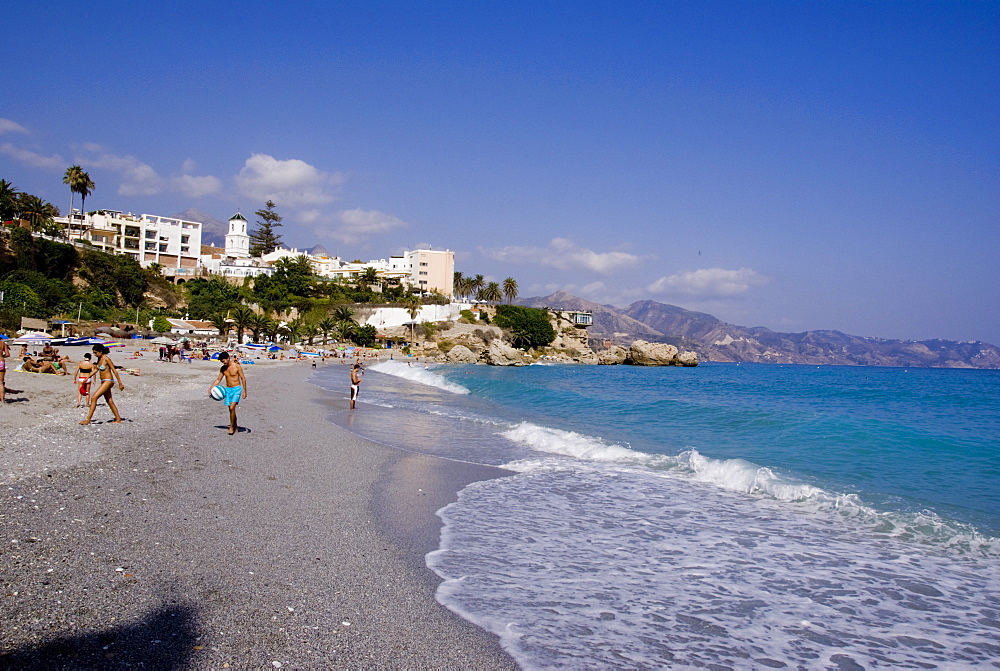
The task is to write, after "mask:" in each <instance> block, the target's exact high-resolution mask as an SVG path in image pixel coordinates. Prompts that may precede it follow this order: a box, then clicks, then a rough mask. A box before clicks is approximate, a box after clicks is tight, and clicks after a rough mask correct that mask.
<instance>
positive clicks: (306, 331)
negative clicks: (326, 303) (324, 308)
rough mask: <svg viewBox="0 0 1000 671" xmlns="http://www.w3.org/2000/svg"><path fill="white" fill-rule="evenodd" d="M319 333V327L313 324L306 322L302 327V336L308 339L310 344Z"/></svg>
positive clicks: (310, 344)
mask: <svg viewBox="0 0 1000 671" xmlns="http://www.w3.org/2000/svg"><path fill="white" fill-rule="evenodd" d="M317 335H319V329H318V328H316V326H315V325H313V324H306V325H305V326H303V327H302V337H303V338H305V339H306V341H307V342H308V344H309V346H310V347H311V346H312V344H313V338H315V337H316V336H317Z"/></svg>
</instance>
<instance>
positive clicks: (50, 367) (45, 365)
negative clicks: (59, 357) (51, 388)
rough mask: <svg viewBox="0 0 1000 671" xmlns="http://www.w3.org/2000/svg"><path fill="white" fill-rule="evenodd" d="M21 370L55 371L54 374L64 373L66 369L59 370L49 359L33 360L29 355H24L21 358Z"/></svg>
mask: <svg viewBox="0 0 1000 671" xmlns="http://www.w3.org/2000/svg"><path fill="white" fill-rule="evenodd" d="M21 370H23V371H24V372H26V373H55V374H56V375H65V374H66V371H64V370H59V369H58V368H56V366H55V365H54V364H53V363H52V362H51V361H35V360H34V359H33V358H31V357H30V356H26V357H24V359H22V363H21Z"/></svg>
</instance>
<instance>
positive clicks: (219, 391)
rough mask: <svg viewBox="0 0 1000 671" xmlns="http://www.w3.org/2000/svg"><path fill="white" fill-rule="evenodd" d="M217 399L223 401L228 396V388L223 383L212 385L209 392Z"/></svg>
mask: <svg viewBox="0 0 1000 671" xmlns="http://www.w3.org/2000/svg"><path fill="white" fill-rule="evenodd" d="M209 393H210V394H211V395H212V398H214V399H215V400H216V401H221V400H222V399H224V398H225V397H226V390H225V389H224V388H223V387H222V386H221V385H218V384H217V385H215V386H214V387H212V391H211V392H209Z"/></svg>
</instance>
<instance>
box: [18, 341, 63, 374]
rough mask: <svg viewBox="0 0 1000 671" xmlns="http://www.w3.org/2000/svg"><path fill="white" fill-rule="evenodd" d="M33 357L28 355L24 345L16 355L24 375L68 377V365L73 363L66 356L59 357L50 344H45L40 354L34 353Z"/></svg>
mask: <svg viewBox="0 0 1000 671" xmlns="http://www.w3.org/2000/svg"><path fill="white" fill-rule="evenodd" d="M35 355H36V356H38V358H37V359H36V358H35V357H33V356H31V355H30V354H28V347H27V345H24V346H22V347H21V351H20V352H19V353H18V357H19V358H20V359H21V370H23V371H24V372H26V373H53V374H55V375H68V374H69V371H68V365H67V364H70V363H72V362H73V360H72V359H70V358H69V357H68V356H65V355H64V356H59V350H57V349H56V348H55V347H53V346H52V343H45V347H43V348H42V352H41V354H39V353H38V352H35Z"/></svg>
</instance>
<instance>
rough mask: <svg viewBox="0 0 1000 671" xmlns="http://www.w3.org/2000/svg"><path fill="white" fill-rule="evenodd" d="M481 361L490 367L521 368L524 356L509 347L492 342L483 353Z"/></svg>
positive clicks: (499, 342) (496, 341) (497, 341)
mask: <svg viewBox="0 0 1000 671" xmlns="http://www.w3.org/2000/svg"><path fill="white" fill-rule="evenodd" d="M483 359H484V360H485V361H486V363H488V364H489V365H491V366H523V365H525V363H526V362H525V359H524V354H523V353H522V352H521V351H519V350H516V349H514V348H513V347H511V346H510V345H508V344H506V343H504V342H502V341H500V340H499V339H497V340H494V341H493V342H491V343H490V346H489V347H488V348H487V349H486V352H484V353H483Z"/></svg>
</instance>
